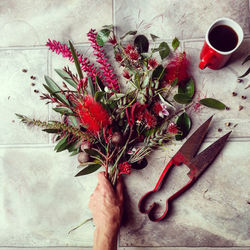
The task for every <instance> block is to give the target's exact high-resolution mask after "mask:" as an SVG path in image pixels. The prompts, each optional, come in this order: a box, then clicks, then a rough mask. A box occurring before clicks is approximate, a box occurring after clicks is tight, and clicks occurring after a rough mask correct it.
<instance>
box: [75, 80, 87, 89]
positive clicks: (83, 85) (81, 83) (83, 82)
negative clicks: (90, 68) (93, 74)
mask: <svg viewBox="0 0 250 250" xmlns="http://www.w3.org/2000/svg"><path fill="white" fill-rule="evenodd" d="M87 85H88V77H84V78H83V79H81V80H80V81H79V82H78V85H77V90H78V91H80V89H85V88H86V87H87Z"/></svg>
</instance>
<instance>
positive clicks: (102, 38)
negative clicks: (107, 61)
mask: <svg viewBox="0 0 250 250" xmlns="http://www.w3.org/2000/svg"><path fill="white" fill-rule="evenodd" d="M110 32H111V31H110V29H102V30H100V31H99V32H98V33H97V36H96V42H97V44H98V45H99V46H103V45H104V44H105V43H106V42H107V41H108V40H109V35H110Z"/></svg>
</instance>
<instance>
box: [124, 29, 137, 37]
mask: <svg viewBox="0 0 250 250" xmlns="http://www.w3.org/2000/svg"><path fill="white" fill-rule="evenodd" d="M136 33H137V31H136V30H131V31H128V32H127V33H125V34H124V35H123V36H121V37H120V39H124V38H125V37H126V36H128V35H130V36H134V35H136Z"/></svg>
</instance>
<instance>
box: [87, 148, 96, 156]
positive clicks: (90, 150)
mask: <svg viewBox="0 0 250 250" xmlns="http://www.w3.org/2000/svg"><path fill="white" fill-rule="evenodd" d="M84 151H85V152H86V153H87V154H88V155H90V156H100V154H99V153H98V152H97V151H95V150H93V149H84Z"/></svg>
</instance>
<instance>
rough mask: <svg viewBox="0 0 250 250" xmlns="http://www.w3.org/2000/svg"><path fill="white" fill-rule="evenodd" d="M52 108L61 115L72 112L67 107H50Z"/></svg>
mask: <svg viewBox="0 0 250 250" xmlns="http://www.w3.org/2000/svg"><path fill="white" fill-rule="evenodd" d="M52 109H53V110H55V111H56V112H58V113H60V114H62V115H69V114H73V111H72V110H71V109H69V108H67V107H58V108H52Z"/></svg>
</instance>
